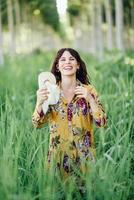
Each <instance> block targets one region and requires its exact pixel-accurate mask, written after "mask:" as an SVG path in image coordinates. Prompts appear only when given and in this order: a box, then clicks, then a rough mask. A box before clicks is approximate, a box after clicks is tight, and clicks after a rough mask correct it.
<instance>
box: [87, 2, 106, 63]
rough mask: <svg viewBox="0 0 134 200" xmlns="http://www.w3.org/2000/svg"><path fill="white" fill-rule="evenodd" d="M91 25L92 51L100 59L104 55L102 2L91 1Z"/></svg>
mask: <svg viewBox="0 0 134 200" xmlns="http://www.w3.org/2000/svg"><path fill="white" fill-rule="evenodd" d="M90 12H91V15H90V16H91V26H92V36H91V42H92V53H93V54H94V55H96V56H97V57H98V58H99V59H101V58H102V57H103V49H104V48H103V36H102V35H103V33H102V8H101V2H100V1H97V0H92V1H91V11H90Z"/></svg>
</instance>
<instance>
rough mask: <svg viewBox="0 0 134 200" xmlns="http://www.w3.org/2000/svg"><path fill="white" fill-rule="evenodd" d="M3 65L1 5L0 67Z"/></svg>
mask: <svg viewBox="0 0 134 200" xmlns="http://www.w3.org/2000/svg"><path fill="white" fill-rule="evenodd" d="M3 64H4V55H3V37H2V19H1V5H0V65H3Z"/></svg>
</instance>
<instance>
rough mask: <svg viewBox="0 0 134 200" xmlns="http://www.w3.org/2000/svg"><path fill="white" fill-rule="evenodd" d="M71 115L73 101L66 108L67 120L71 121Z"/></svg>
mask: <svg viewBox="0 0 134 200" xmlns="http://www.w3.org/2000/svg"><path fill="white" fill-rule="evenodd" d="M72 117H73V103H70V104H69V105H68V108H67V118H68V121H72Z"/></svg>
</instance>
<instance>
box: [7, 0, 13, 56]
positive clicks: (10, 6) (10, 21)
mask: <svg viewBox="0 0 134 200" xmlns="http://www.w3.org/2000/svg"><path fill="white" fill-rule="evenodd" d="M7 16H8V29H9V35H10V41H9V53H10V54H11V55H13V54H14V53H15V35H14V34H15V32H14V20H13V2H12V0H7Z"/></svg>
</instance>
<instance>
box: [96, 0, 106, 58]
mask: <svg viewBox="0 0 134 200" xmlns="http://www.w3.org/2000/svg"><path fill="white" fill-rule="evenodd" d="M96 6H97V13H96V14H97V24H98V26H97V27H96V31H97V51H98V53H97V55H98V58H99V59H100V60H101V59H102V57H103V53H104V46H103V32H102V3H101V1H100V0H99V1H97V4H96Z"/></svg>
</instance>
